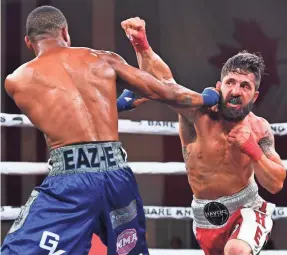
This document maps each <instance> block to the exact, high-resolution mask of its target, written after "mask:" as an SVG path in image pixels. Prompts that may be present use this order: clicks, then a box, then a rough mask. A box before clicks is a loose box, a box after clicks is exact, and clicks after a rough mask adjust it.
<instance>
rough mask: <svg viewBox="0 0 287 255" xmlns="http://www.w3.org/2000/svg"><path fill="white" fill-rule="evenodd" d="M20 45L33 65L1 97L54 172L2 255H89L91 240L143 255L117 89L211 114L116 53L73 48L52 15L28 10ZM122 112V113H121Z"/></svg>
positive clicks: (57, 15)
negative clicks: (32, 133)
mask: <svg viewBox="0 0 287 255" xmlns="http://www.w3.org/2000/svg"><path fill="white" fill-rule="evenodd" d="M26 32H27V35H26V36H25V42H26V45H27V47H28V48H29V49H31V50H33V51H34V53H35V55H36V58H34V59H33V60H32V61H30V62H27V63H25V64H23V65H22V66H20V67H19V68H18V69H17V70H15V71H14V72H13V74H11V75H9V76H8V77H7V78H6V80H5V90H6V92H7V93H8V94H9V95H10V96H11V97H12V99H13V100H14V101H15V103H16V104H17V106H18V107H19V108H20V109H21V111H22V112H23V113H24V114H26V115H27V117H28V118H29V119H30V120H31V122H32V123H33V124H34V126H35V127H36V128H37V129H39V130H41V131H42V132H43V133H44V135H45V138H46V141H47V145H48V147H49V149H50V160H49V165H50V172H49V175H48V176H47V177H46V179H45V180H44V182H43V183H42V185H41V186H40V187H36V188H35V189H34V190H33V192H32V194H31V197H30V198H29V200H28V202H27V203H26V205H25V206H24V207H23V209H22V211H21V213H20V215H19V217H18V218H17V219H16V220H15V222H14V224H13V225H12V227H11V229H10V231H9V233H8V234H7V236H6V238H5V240H4V242H3V245H2V248H1V252H2V253H1V254H2V255H8V254H9V255H17V254H25V255H36V254H49V255H52V254H53V255H60V254H69V255H81V254H87V253H88V252H89V249H90V245H91V238H92V234H93V233H95V234H97V235H99V236H100V238H101V239H102V241H103V242H104V243H105V244H106V245H107V247H108V254H109V255H114V254H119V255H124V254H135V255H138V254H148V248H147V244H146V239H145V216H144V210H143V203H142V199H141V197H140V194H139V191H138V187H137V183H136V180H135V177H134V175H133V173H132V170H131V169H130V168H129V166H128V163H127V162H126V154H125V152H124V150H123V148H122V146H121V143H120V142H119V136H118V112H117V110H119V111H121V110H124V109H126V106H125V104H124V103H125V101H126V96H125V94H123V95H122V96H121V97H120V98H119V99H118V101H117V98H116V82H117V79H118V78H119V79H123V80H124V81H126V82H127V85H126V86H127V89H130V90H132V91H133V92H138V93H139V94H140V95H142V96H145V97H147V98H150V99H154V100H159V101H161V102H165V103H168V104H171V105H174V104H176V105H181V106H182V107H201V106H202V105H207V106H212V105H215V104H216V103H217V102H218V99H219V94H218V92H217V91H216V90H215V89H207V90H205V92H204V93H203V95H202V94H199V93H196V92H193V91H190V90H188V89H185V88H184V87H182V86H180V85H178V84H174V86H170V85H169V86H167V85H166V84H164V83H162V82H160V81H158V80H157V79H155V78H154V77H153V76H151V75H149V74H148V73H146V72H144V71H141V70H139V69H137V68H134V67H132V66H130V65H128V64H127V63H126V62H125V61H124V60H123V59H122V58H121V57H120V56H118V55H117V54H115V53H112V52H106V51H98V50H92V49H89V48H72V47H70V44H71V43H70V36H69V33H68V25H67V21H66V19H65V17H64V15H63V14H62V12H61V11H59V10H58V9H56V8H54V7H51V6H42V7H39V8H36V9H35V10H33V11H32V12H31V13H30V14H29V16H28V18H27V24H26ZM117 108H118V109H117Z"/></svg>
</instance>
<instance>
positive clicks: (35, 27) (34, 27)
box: [26, 5, 68, 41]
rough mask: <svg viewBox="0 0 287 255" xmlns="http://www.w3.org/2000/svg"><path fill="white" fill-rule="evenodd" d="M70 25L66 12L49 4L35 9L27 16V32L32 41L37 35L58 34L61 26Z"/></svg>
mask: <svg viewBox="0 0 287 255" xmlns="http://www.w3.org/2000/svg"><path fill="white" fill-rule="evenodd" d="M64 27H68V23H67V20H66V18H65V16H64V14H63V13H62V12H61V11H60V10H59V9H57V8H55V7H53V6H49V5H44V6H40V7H38V8H36V9H34V10H33V11H32V12H31V13H30V14H29V15H28V18H27V22H26V34H27V36H28V37H29V39H30V40H31V41H35V38H36V37H37V36H41V35H43V36H44V35H50V36H54V37H56V36H58V35H59V30H60V29H61V28H64Z"/></svg>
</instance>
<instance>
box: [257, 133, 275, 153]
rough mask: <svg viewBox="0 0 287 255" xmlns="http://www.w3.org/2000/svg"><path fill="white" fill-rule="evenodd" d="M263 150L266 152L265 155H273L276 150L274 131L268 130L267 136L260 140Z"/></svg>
mask: <svg viewBox="0 0 287 255" xmlns="http://www.w3.org/2000/svg"><path fill="white" fill-rule="evenodd" d="M258 144H259V146H260V148H261V150H262V151H263V153H264V154H265V156H266V157H267V158H268V157H271V156H272V155H273V152H274V137H273V135H272V133H270V132H268V133H267V136H265V137H263V138H261V139H260V140H259V142H258Z"/></svg>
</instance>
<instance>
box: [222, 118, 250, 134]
mask: <svg viewBox="0 0 287 255" xmlns="http://www.w3.org/2000/svg"><path fill="white" fill-rule="evenodd" d="M248 116H249V115H247V116H246V117H245V118H244V119H243V120H241V121H236V122H233V121H227V120H224V119H221V120H220V121H221V124H222V126H223V128H224V130H226V131H227V132H229V131H230V130H231V129H232V128H234V127H235V126H237V125H242V124H244V123H246V121H247V122H248Z"/></svg>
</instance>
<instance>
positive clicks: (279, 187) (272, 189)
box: [268, 182, 283, 195]
mask: <svg viewBox="0 0 287 255" xmlns="http://www.w3.org/2000/svg"><path fill="white" fill-rule="evenodd" d="M282 189H283V182H282V183H279V184H277V185H274V186H273V187H270V188H268V191H269V192H270V193H271V194H273V195H275V194H276V193H278V192H279V191H281V190H282Z"/></svg>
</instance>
